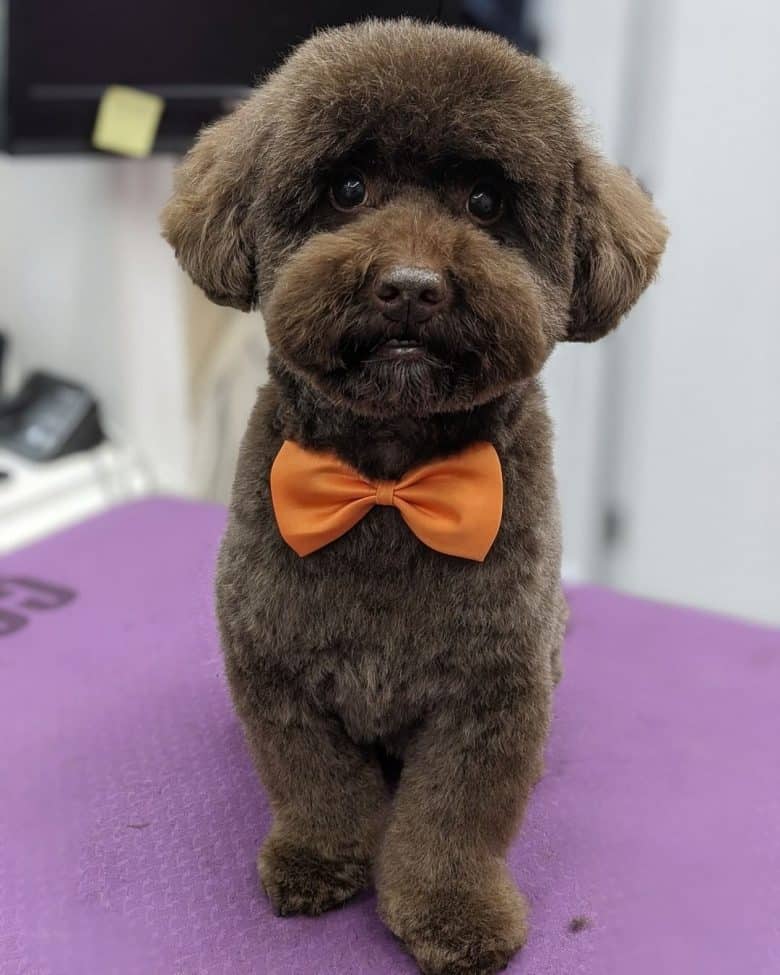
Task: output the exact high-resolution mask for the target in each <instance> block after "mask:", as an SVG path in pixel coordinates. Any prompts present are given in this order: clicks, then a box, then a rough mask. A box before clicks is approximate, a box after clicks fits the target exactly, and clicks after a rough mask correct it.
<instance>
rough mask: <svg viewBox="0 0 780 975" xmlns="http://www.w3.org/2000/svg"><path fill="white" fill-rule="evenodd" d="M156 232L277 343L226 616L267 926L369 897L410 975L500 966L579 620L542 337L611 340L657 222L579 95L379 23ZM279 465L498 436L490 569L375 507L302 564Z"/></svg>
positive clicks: (243, 475) (370, 462) (319, 67)
mask: <svg viewBox="0 0 780 975" xmlns="http://www.w3.org/2000/svg"><path fill="white" fill-rule="evenodd" d="M163 222H164V232H165V236H166V237H167V239H168V240H169V241H170V243H171V244H172V245H173V247H174V248H175V250H176V253H177V255H178V258H179V260H180V262H181V263H182V265H183V266H184V268H185V269H186V270H187V271H188V272H189V274H190V275H191V277H192V278H193V280H194V281H195V282H197V284H199V285H200V286H201V287H202V288H203V290H204V291H205V292H206V294H207V295H209V297H211V298H212V299H213V300H214V301H216V302H219V303H222V304H229V305H233V306H235V307H237V308H242V309H245V310H249V309H252V308H255V307H257V306H260V307H261V308H262V310H263V313H264V315H265V321H266V325H267V329H268V336H269V339H270V343H271V348H272V356H271V363H270V368H271V377H272V378H271V380H270V382H269V383H268V385H267V386H266V387H265V388H264V389H262V390H261V391H260V394H259V397H258V401H257V405H256V407H255V409H254V412H253V414H252V417H251V419H250V421H249V429H248V431H247V433H246V436H245V438H244V442H243V447H242V450H241V455H240V459H239V463H238V470H237V473H236V479H235V486H234V492H233V501H232V505H231V511H230V521H229V525H228V529H227V533H226V535H225V539H224V542H223V545H222V551H221V555H220V558H219V567H218V578H217V599H218V612H219V621H220V625H221V632H222V641H223V646H224V652H225V658H226V663H227V674H228V678H229V681H230V686H231V689H232V693H233V697H234V700H235V705H236V708H237V710H238V713H239V715H240V717H241V720H242V722H243V724H244V728H245V731H246V737H247V740H248V742H249V746H250V748H251V750H252V753H253V756H254V759H255V761H256V763H257V767H258V769H259V772H260V775H261V777H262V780H263V782H264V783H265V786H266V789H267V791H268V794H269V796H270V799H271V803H272V806H273V811H274V814H275V820H274V825H273V827H272V829H271V831H270V833H269V834H268V836H267V837H266V839H265V842H264V844H263V847H262V849H261V851H260V854H259V860H258V867H259V871H260V877H261V880H262V884H263V887H264V888H265V891H266V893H267V895H268V897H269V898H270V900H271V903H272V904H273V906H274V909H275V910H276V911H277V912H278V913H279V914H295V913H305V914H318V913H320V912H321V911H325V910H328V909H329V908H332V907H335V906H337V905H339V904H341V903H342V902H344V901H345V900H347V899H348V898H350V897H351V896H352V895H353V894H355V893H356V892H357V891H359V890H361V889H362V888H364V887H366V886H367V885H369V884H370V883H372V881H373V882H374V883H375V884H376V889H377V891H378V897H379V910H380V912H381V915H382V917H383V918H384V920H385V922H386V923H387V925H388V926H389V927H390V929H391V930H392V931H393V932H394V933H395V934H396V935H397V936H398V937H399V938H400V939H402V941H403V942H404V943H405V945H406V946H407V947H408V949H409V950H410V951H411V952H412V954H413V955H414V956H415V958H416V959H417V961H418V963H419V966H420V968H421V969H422V971H423V972H426V973H437V975H441V973H445V972H446V973H474V972H477V973H488V972H496V971H498V970H499V969H501V968H502V967H504V966H505V965H506V963H507V961H508V960H509V959H510V958H511V956H512V954H513V953H514V952H515V951H516V950H517V949H518V948H519V947H520V946H521V945H522V944H523V942H524V940H525V937H526V908H525V903H524V900H523V897H522V896H521V894H520V893H519V892H518V891H517V889H516V888H515V885H514V883H513V881H512V878H511V877H510V876H509V875H508V872H507V869H506V866H505V862H504V854H505V851H506V848H507V845H508V843H509V842H510V840H511V838H512V836H513V834H514V832H515V830H516V829H517V827H518V824H519V822H520V819H521V817H522V814H523V810H524V807H525V805H526V803H527V801H528V797H529V795H530V793H531V790H532V788H533V786H534V783H535V782H536V781H537V779H538V778H539V776H540V774H541V770H542V752H543V748H544V744H545V738H546V735H547V730H548V726H549V722H550V701H551V694H552V690H553V686H554V684H555V682H556V681H557V679H558V677H559V676H560V663H559V652H560V646H561V640H562V636H563V631H564V625H565V619H566V608H565V604H564V599H563V596H562V594H561V587H560V579H559V569H560V553H561V541H560V530H559V522H558V506H557V502H556V495H555V484H554V479H553V472H552V456H551V432H550V422H549V420H548V417H547V412H546V410H545V403H544V395H543V393H542V391H541V388H540V385H539V381H538V379H537V376H538V373H539V371H540V369H541V368H542V365H543V364H544V362H545V360H546V359H547V357H548V355H549V354H550V352H551V351H552V349H553V348H554V347H555V344H556V343H557V342H559V341H585V342H589V341H592V340H594V339H597V338H600V337H601V336H602V335H605V334H606V333H607V332H609V331H610V330H611V329H613V328H614V327H615V326H616V325H617V323H618V321H619V320H620V318H621V317H622V316H623V315H624V314H625V312H626V311H627V310H628V309H629V308H630V307H631V306H632V305H633V304H634V302H635V301H636V299H637V298H638V297H639V295H640V294H641V293H642V291H643V290H644V289H645V287H646V286H647V285H648V284H649V282H650V281H651V279H652V278H653V275H654V274H655V271H656V268H657V267H658V263H659V260H660V257H661V254H662V252H663V249H664V244H665V240H666V230H665V228H664V225H663V222H662V220H661V218H660V216H659V214H658V213H657V211H656V210H655V209H654V207H653V205H652V204H651V202H650V200H649V199H648V197H647V196H646V194H645V193H644V192H643V191H642V190H641V189H640V188H639V186H638V185H637V183H636V182H635V181H634V180H633V178H632V177H631V176H630V175H629V174H628V173H626V172H624V171H622V170H620V169H617V168H615V167H614V166H612V165H610V164H608V163H607V162H605V160H604V159H602V158H601V156H599V155H598V154H597V153H596V152H595V151H594V150H593V149H592V148H591V147H590V146H589V145H588V143H587V141H586V140H585V138H584V136H583V132H582V129H581V127H580V126H579V124H578V122H577V120H576V117H575V111H574V108H573V105H572V100H571V97H570V95H569V92H568V91H567V89H566V88H565V87H564V86H563V85H562V84H561V83H560V82H559V81H558V80H557V79H556V78H555V76H554V75H553V74H552V73H551V72H550V70H549V69H548V68H546V67H545V66H544V64H542V63H541V62H540V61H538V60H535V59H533V58H530V57H526V56H523V55H521V54H519V53H518V52H517V51H516V50H515V49H514V48H513V47H512V46H511V45H510V44H508V43H506V42H505V41H503V40H500V39H499V38H497V37H494V36H490V35H488V34H483V33H479V32H476V31H472V30H456V29H451V28H445V27H440V26H433V25H422V24H419V23H414V22H411V21H408V20H401V21H393V22H387V23H382V22H376V21H371V22H367V23H364V24H360V25H358V26H352V27H346V28H342V29H338V30H332V31H327V32H325V33H322V34H319V35H317V36H316V37H314V38H312V39H311V40H309V41H307V42H306V43H305V44H303V45H302V46H301V47H299V48H298V49H297V50H296V51H295V52H293V54H292V55H291V56H290V57H289V59H288V60H287V61H286V62H285V63H284V64H283V65H282V67H281V68H280V69H279V70H277V71H276V72H274V73H273V74H272V75H271V76H270V77H269V78H268V79H267V80H266V81H265V82H264V83H263V84H262V85H261V86H260V87H259V88H258V89H257V91H256V92H255V93H254V94H253V96H252V97H251V98H250V99H249V100H248V101H247V102H246V103H244V104H243V105H242V106H241V107H240V108H239V109H238V110H237V111H236V112H235V113H234V114H233V115H231V116H229V117H228V118H225V119H224V120H222V121H220V122H218V123H216V124H215V125H213V126H211V127H210V128H208V129H206V130H205V131H204V132H203V133H202V134H201V136H200V138H199V139H198V141H197V143H196V145H195V146H194V148H193V149H192V150H191V151H190V153H189V155H188V156H187V158H186V159H185V160H184V162H183V164H182V166H181V168H180V169H179V172H178V177H177V180H176V188H175V193H174V195H173V198H172V200H171V202H170V203H169V204H168V206H167V208H166V210H165V213H164V216H163ZM284 441H293V442H294V443H295V444H297V445H299V446H301V447H303V448H306V449H308V450H310V451H314V452H322V451H328V452H330V453H331V454H335V455H336V456H337V457H338V458H339V459H340V460H341V461H343V462H345V463H346V464H347V465H349V468H350V469H351V470H353V471H356V472H358V473H359V474H360V475H361V476H362V477H363V478H364V479H366V480H367V481H369V482H380V483H384V482H386V481H396V480H397V479H399V478H401V477H402V476H403V475H405V474H406V473H407V472H408V471H410V470H412V469H415V468H417V467H418V466H420V465H424V464H426V463H428V462H430V461H432V460H438V459H441V458H449V457H453V456H458V455H460V454H461V452H462V451H463V450H464V449H465V448H467V447H469V445H472V444H475V443H488V444H492V446H493V447H494V448H495V450H496V451H497V452H498V456H499V458H500V463H501V472H502V477H503V493H504V505H503V516H502V518H501V522H500V529H499V531H498V535H497V537H496V539H495V542H494V544H493V545H492V547H491V548H490V550H489V552H488V554H487V556H486V557H485V558H484V561H478V560H472V559H469V558H460V557H457V556H455V555H448V554H442V553H441V552H440V551H436V550H434V549H433V548H430V547H428V545H426V544H424V543H423V542H422V541H421V540H420V539H419V538H418V537H417V536H416V535H415V534H414V533H413V532H412V531H410V529H409V527H407V524H405V522H404V519H403V518H402V517H400V516H399V512H398V511H397V510H393V508H392V507H390V506H385V505H381V506H377V507H375V508H373V509H372V510H371V511H369V512H368V514H367V515H366V516H365V517H363V518H362V520H360V521H359V522H358V523H357V524H355V525H354V527H352V528H351V529H350V530H349V531H346V533H344V534H342V535H341V536H340V537H339V538H337V539H335V540H333V541H331V542H330V543H329V544H326V545H324V546H323V547H320V548H318V549H317V550H316V551H314V552H312V553H311V554H308V555H306V556H305V557H301V556H299V555H298V554H296V552H295V551H293V549H292V548H291V547H290V546H289V545H288V544H287V542H285V540H284V539H283V538H282V536H281V534H280V529H279V525H278V523H277V519H276V517H275V512H274V505H273V502H272V496H271V489H270V485H269V477H270V470H271V466H272V464H273V463H274V460H275V458H276V457H277V454H278V453H279V451H280V448H281V447H282V444H283V442H284Z"/></svg>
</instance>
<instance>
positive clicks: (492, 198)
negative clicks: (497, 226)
mask: <svg viewBox="0 0 780 975" xmlns="http://www.w3.org/2000/svg"><path fill="white" fill-rule="evenodd" d="M503 208H504V201H503V200H502V199H501V192H500V190H498V189H497V187H495V186H494V185H493V184H492V183H485V182H481V183H477V185H476V186H475V187H474V189H473V190H472V191H471V195H470V196H469V199H468V203H467V204H466V209H467V210H468V212H469V213H470V214H471V216H472V217H474V219H475V220H478V221H479V222H480V223H492V222H493V221H494V220H497V219H498V218H499V217H500V216H501V211H502V210H503Z"/></svg>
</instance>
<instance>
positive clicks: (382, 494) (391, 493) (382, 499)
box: [376, 481, 395, 507]
mask: <svg viewBox="0 0 780 975" xmlns="http://www.w3.org/2000/svg"><path fill="white" fill-rule="evenodd" d="M376 503H377V504H381V505H383V506H385V507H392V505H393V504H394V503H395V484H393V482H392V481H380V482H379V483H378V484H377V486H376Z"/></svg>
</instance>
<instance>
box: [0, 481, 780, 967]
mask: <svg viewBox="0 0 780 975" xmlns="http://www.w3.org/2000/svg"><path fill="white" fill-rule="evenodd" d="M223 524H224V513H223V511H222V510H221V509H219V508H216V507H212V506H207V505H200V504H194V503H188V502H180V501H171V500H154V501H147V502H142V503H139V504H133V505H130V506H127V507H123V508H119V509H115V510H114V511H111V512H109V513H108V514H106V515H103V516H101V517H99V518H96V519H94V520H92V521H89V522H86V523H85V524H83V525H80V526H78V527H76V528H74V529H72V530H70V531H67V532H65V533H63V534H60V535H58V536H55V537H54V538H51V539H50V540H47V541H44V542H42V543H40V544H38V545H35V546H33V547H31V548H28V549H26V550H24V551H22V552H19V553H17V554H15V555H13V556H10V557H8V558H6V559H5V560H4V561H3V563H0V573H1V578H0V632H4V633H5V635H4V636H0V972H2V973H3V975H8V973H14V975H22V973H24V975H112V973H117V975H135V973H138V975H216V973H224V975H250V973H251V975H405V973H406V975H412V973H414V972H415V971H416V969H415V966H414V965H413V963H412V962H411V961H410V960H409V958H408V957H407V956H405V955H404V953H403V952H402V950H401V949H400V948H399V946H398V945H397V944H396V942H395V941H394V940H393V938H392V937H391V935H390V934H388V933H387V931H386V930H385V929H384V928H383V926H382V925H381V923H380V922H379V920H378V919H377V917H376V914H375V910H374V898H373V896H372V895H369V894H365V895H363V896H361V897H359V898H358V899H357V900H355V901H354V902H352V903H351V904H349V905H348V906H346V907H345V908H343V909H342V910H339V911H335V912H333V913H331V914H328V915H326V916H324V917H322V918H318V919H308V918H288V919H279V918H276V917H274V916H273V915H272V913H271V911H270V910H269V907H268V904H267V903H266V901H265V899H264V897H263V896H262V894H261V892H260V890H259V888H258V883H257V879H256V875H255V867H254V859H255V852H256V850H257V847H258V845H259V843H260V841H261V839H262V837H263V834H264V832H265V830H266V828H267V826H268V822H269V810H268V805H267V802H266V799H265V797H264V795H263V793H262V790H261V788H260V786H259V784H258V782H257V780H256V778H255V775H254V772H253V770H252V767H251V765H250V762H249V758H248V756H247V752H246V750H245V748H244V743H243V741H242V736H241V730H240V728H239V725H238V722H237V720H236V718H235V717H234V715H233V713H232V711H231V708H230V704H229V700H228V695H227V691H226V688H225V684H224V680H223V677H222V666H221V658H220V653H219V649H218V645H217V638H216V633H215V628H214V622H213V618H212V611H211V602H212V600H211V585H212V572H213V563H214V557H215V553H216V549H217V543H218V540H219V536H220V532H221V530H222V527H223ZM571 604H572V623H571V631H570V634H569V638H568V642H567V647H566V657H565V664H566V674H565V677H564V680H563V683H562V684H561V686H560V688H559V689H558V691H557V694H556V701H555V711H556V719H555V723H554V728H553V734H552V740H551V742H550V746H549V752H548V761H547V774H546V776H545V778H544V779H543V781H542V782H541V784H540V785H539V787H538V788H537V790H536V793H535V795H534V799H533V802H532V804H531V809H530V812H529V815H528V818H527V822H526V825H525V828H524V830H523V831H522V833H521V835H520V837H519V839H518V840H517V842H516V843H515V845H514V848H513V850H512V854H511V862H512V867H513V870H514V873H515V874H516V876H517V879H518V881H519V882H520V885H521V886H522V888H523V889H524V890H525V891H526V893H527V894H528V895H529V897H530V901H531V924H532V927H531V932H532V933H531V938H530V940H529V943H528V945H527V946H526V948H525V949H524V950H523V951H522V952H521V954H520V955H519V956H518V957H517V958H516V959H515V960H514V961H513V962H512V964H511V965H510V967H509V971H510V972H512V973H518V975H520V973H528V975H574V973H579V975H777V973H778V972H780V760H779V759H778V742H779V741H780V634H778V633H777V632H773V631H770V630H765V629H760V628H758V627H753V626H746V625H743V624H740V623H736V622H731V621H728V620H724V619H719V618H717V617H714V616H709V615H704V614H701V613H695V612H690V611H687V610H682V609H670V608H668V607H664V606H658V605H654V604H651V603H648V602H643V601H640V600H636V599H628V598H625V597H622V596H617V595H615V594H613V593H609V592H605V591H603V590H599V589H595V588H582V589H575V590H574V591H573V592H572V593H571ZM575 919H576V920H575Z"/></svg>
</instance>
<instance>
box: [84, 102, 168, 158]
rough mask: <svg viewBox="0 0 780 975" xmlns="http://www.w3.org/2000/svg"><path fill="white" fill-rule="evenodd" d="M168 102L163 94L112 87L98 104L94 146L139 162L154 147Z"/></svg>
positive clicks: (93, 133)
mask: <svg viewBox="0 0 780 975" xmlns="http://www.w3.org/2000/svg"><path fill="white" fill-rule="evenodd" d="M164 108H165V102H164V101H163V100H162V98H160V96H159V95H152V94H150V93H149V92H148V91H139V90H138V89H137V88H127V87H125V86H124V85H109V87H108V88H106V90H105V91H104V92H103V97H102V98H101V99H100V104H99V105H98V110H97V118H96V119H95V128H94V130H93V132H92V145H93V146H94V147H95V148H96V149H103V150H105V151H106V152H118V153H119V154H120V155H122V156H134V157H136V158H138V159H140V158H142V157H143V156H148V155H149V153H150V152H151V151H152V147H153V146H154V139H155V136H156V135H157V128H158V126H159V124H160V118H161V117H162V113H163V109H164Z"/></svg>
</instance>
